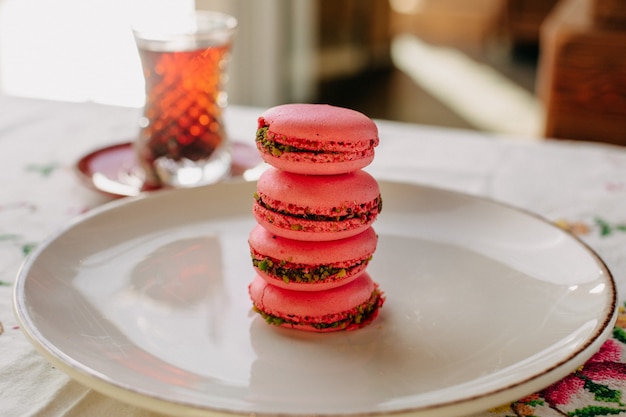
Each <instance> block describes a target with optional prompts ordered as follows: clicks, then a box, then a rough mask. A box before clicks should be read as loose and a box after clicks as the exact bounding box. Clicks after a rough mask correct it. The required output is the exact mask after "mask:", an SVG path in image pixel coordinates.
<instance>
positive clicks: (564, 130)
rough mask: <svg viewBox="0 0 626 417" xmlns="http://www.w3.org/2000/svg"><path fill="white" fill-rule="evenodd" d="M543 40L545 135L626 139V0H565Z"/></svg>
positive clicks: (623, 142) (552, 16)
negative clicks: (625, 0)
mask: <svg viewBox="0 0 626 417" xmlns="http://www.w3.org/2000/svg"><path fill="white" fill-rule="evenodd" d="M540 42H541V43H540V47H541V56H540V62H539V68H538V74H537V80H538V81H537V94H538V96H539V98H540V99H541V101H542V103H543V105H544V106H545V131H544V135H545V136H546V137H548V138H555V139H575V140H586V141H595V142H605V143H613V144H618V145H626V2H624V1H616V0H562V1H561V2H560V3H559V4H558V5H557V6H556V8H555V9H554V10H553V12H552V13H551V14H550V15H549V16H548V18H547V19H546V21H545V22H544V24H543V25H542V28H541V39H540Z"/></svg>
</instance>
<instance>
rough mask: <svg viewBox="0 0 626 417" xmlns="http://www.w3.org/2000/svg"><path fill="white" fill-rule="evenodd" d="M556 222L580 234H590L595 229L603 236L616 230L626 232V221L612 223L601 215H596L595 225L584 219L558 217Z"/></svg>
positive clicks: (564, 228) (562, 227)
mask: <svg viewBox="0 0 626 417" xmlns="http://www.w3.org/2000/svg"><path fill="white" fill-rule="evenodd" d="M554 224H555V225H557V226H558V227H560V228H561V229H563V230H567V231H569V232H571V233H573V234H575V235H578V236H584V235H588V234H590V233H591V231H592V230H594V229H597V231H598V234H599V235H600V236H601V237H607V236H610V235H612V234H614V233H616V232H622V233H626V223H610V222H608V221H607V220H605V219H603V218H601V217H596V218H595V219H594V224H593V225H589V224H587V223H585V222H582V221H569V220H566V219H558V220H556V221H555V222H554Z"/></svg>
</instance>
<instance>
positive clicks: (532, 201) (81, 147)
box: [0, 96, 626, 417]
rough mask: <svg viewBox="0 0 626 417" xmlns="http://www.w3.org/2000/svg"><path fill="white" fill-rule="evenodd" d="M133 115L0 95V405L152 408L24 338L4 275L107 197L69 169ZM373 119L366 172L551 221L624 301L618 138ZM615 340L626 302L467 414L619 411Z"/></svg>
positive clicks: (123, 133)
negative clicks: (560, 137) (525, 381)
mask: <svg viewBox="0 0 626 417" xmlns="http://www.w3.org/2000/svg"><path fill="white" fill-rule="evenodd" d="M258 114H259V109H250V108H241V107H231V108H229V109H228V113H227V125H228V128H229V131H230V133H231V136H232V137H233V138H234V139H235V140H238V141H242V142H247V143H249V144H252V142H253V141H254V132H255V129H256V117H257V115H258ZM138 116H139V111H138V110H137V109H129V108H118V107H110V106H102V105H96V104H76V103H59V102H48V101H43V100H32V99H20V98H12V97H3V96H0V145H1V146H2V152H1V153H0V166H2V168H3V169H2V173H1V174H0V179H1V183H0V185H1V187H0V415H1V416H41V417H44V416H46V417H47V416H64V417H67V416H134V417H137V416H146V417H148V416H156V415H157V414H155V413H152V412H149V411H145V410H142V409H139V408H136V407H134V406H130V405H126V404H123V403H120V402H118V401H117V400H114V399H111V398H108V397H106V396H103V395H101V394H99V393H97V392H95V391H93V390H91V389H89V388H87V387H85V386H82V385H81V384H79V383H77V382H75V381H73V380H71V379H70V378H69V377H68V376H66V375H65V374H63V373H62V372H60V371H58V370H56V369H54V368H53V367H52V366H51V365H50V364H49V363H48V362H46V360H45V359H44V358H43V357H41V356H40V355H39V354H38V353H37V352H36V351H35V349H34V348H33V346H32V345H31V344H30V343H29V342H28V341H27V340H26V338H25V337H24V335H23V334H22V332H21V331H20V329H19V325H18V323H17V321H16V319H15V317H14V315H13V311H12V292H13V283H14V281H15V278H16V274H17V272H18V269H19V267H20V265H21V263H22V262H23V260H24V258H25V257H26V256H27V255H28V253H29V252H30V251H31V250H32V249H33V248H34V247H36V245H37V244H38V243H40V242H41V241H42V240H43V239H45V238H46V237H47V236H49V235H50V234H52V233H53V232H55V231H56V230H58V229H60V228H61V227H63V226H64V225H66V224H67V223H68V222H70V221H72V219H74V218H75V217H76V216H78V215H79V214H81V213H84V212H86V211H88V210H90V209H92V208H94V207H97V206H100V205H102V204H104V203H106V202H108V201H110V200H111V198H110V197H106V196H104V195H101V194H100V193H98V192H95V191H93V190H91V189H88V188H87V187H85V186H84V184H82V183H81V182H80V181H78V179H77V176H76V175H75V172H74V164H75V162H76V161H77V160H78V159H79V158H80V157H81V156H83V155H84V154H85V153H87V152H89V151H92V150H94V149H97V148H99V147H102V146H106V145H110V144H114V143H120V142H122V141H127V140H130V139H131V138H132V137H133V136H134V135H135V132H136V126H137V123H136V122H137V118H138ZM378 124H379V129H380V136H381V145H380V146H379V148H378V149H377V156H376V160H375V162H374V163H373V164H372V166H371V167H370V169H369V170H370V172H371V173H372V174H374V175H375V176H376V177H377V178H380V179H389V180H402V181H412V182H417V183H422V184H429V185H434V186H438V187H442V188H447V189H452V190H456V191H462V192H466V193H471V194H475V195H482V196H487V197H490V198H493V199H495V200H497V201H502V202H505V203H508V204H512V205H514V206H517V207H521V208H524V209H528V210H530V211H532V212H535V213H537V214H539V215H541V216H543V217H545V218H547V219H548V220H550V221H553V222H554V223H556V224H557V225H558V226H560V227H562V228H565V229H568V230H570V231H571V232H572V233H574V234H576V235H577V236H579V237H580V238H581V239H582V240H583V241H584V242H585V243H587V244H588V245H589V246H590V247H591V248H593V249H594V250H595V251H596V252H597V253H598V254H599V255H600V256H601V257H602V259H603V260H604V261H605V262H606V264H607V265H608V267H609V269H610V270H611V271H612V273H613V275H614V278H615V280H616V282H617V285H618V291H619V296H620V297H621V298H620V299H621V300H622V303H621V305H624V301H626V298H623V297H624V294H626V291H625V289H626V149H623V148H617V147H612V146H608V145H594V144H588V143H580V142H564V141H540V140H534V139H531V138H505V137H495V136H489V135H484V134H480V133H476V132H468V131H456V130H448V129H439V128H429V127H425V126H412V125H405V124H400V123H393V122H385V121H379V122H378ZM450 308H454V306H451V307H450ZM496 313H497V314H507V312H506V311H501V312H496ZM527 337H528V338H532V337H533V335H532V334H528V335H527ZM625 348H626V312H622V311H620V316H619V318H618V322H617V325H616V327H615V329H614V331H613V336H612V338H610V339H609V340H607V341H606V342H605V343H604V345H603V346H602V348H601V349H600V350H599V351H598V352H597V353H596V354H595V355H594V356H593V357H592V358H591V359H590V360H589V361H588V362H587V363H586V364H585V365H584V366H581V367H580V368H579V369H577V370H575V371H574V372H573V373H572V374H570V375H569V376H567V377H566V378H564V379H563V380H561V381H559V382H557V383H555V384H553V385H551V386H549V387H546V388H545V389H543V390H542V391H540V392H537V393H534V394H532V395H529V396H527V397H525V398H521V399H519V400H518V401H516V402H513V403H511V404H503V405H502V406H500V407H496V408H494V409H492V410H485V411H484V412H483V413H480V414H479V415H481V416H491V417H498V416H546V417H547V416H580V417H591V416H608V415H626V398H623V395H624V394H623V393H624V390H626V352H625Z"/></svg>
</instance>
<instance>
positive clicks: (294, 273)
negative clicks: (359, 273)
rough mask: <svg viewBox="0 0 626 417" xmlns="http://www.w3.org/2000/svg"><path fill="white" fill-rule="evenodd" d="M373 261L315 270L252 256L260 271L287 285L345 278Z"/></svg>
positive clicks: (360, 261)
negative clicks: (355, 269) (345, 266)
mask: <svg viewBox="0 0 626 417" xmlns="http://www.w3.org/2000/svg"><path fill="white" fill-rule="evenodd" d="M371 259H372V257H371V256H370V257H369V258H368V259H363V260H359V261H357V262H356V263H354V264H353V265H351V266H349V267H347V268H336V267H333V266H331V265H320V266H318V267H315V268H309V267H299V266H298V265H297V264H292V263H289V262H287V261H284V260H282V261H279V260H277V259H272V258H270V257H258V258H257V257H255V255H254V254H252V265H254V266H255V267H256V268H258V269H259V270H260V271H263V272H266V273H267V274H269V275H272V276H275V277H279V278H280V279H282V280H283V282H285V283H286V284H289V283H291V282H297V283H315V282H321V281H325V280H328V279H329V278H331V279H340V278H343V277H345V276H346V275H348V273H350V272H351V271H352V270H353V269H354V268H358V267H360V266H361V265H367V264H368V263H369V261H370V260H371Z"/></svg>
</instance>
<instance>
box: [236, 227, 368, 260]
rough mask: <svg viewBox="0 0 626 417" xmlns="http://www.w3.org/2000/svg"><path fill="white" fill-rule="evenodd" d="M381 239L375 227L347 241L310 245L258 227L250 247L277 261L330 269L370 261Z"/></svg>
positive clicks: (253, 233) (312, 243)
mask: <svg viewBox="0 0 626 417" xmlns="http://www.w3.org/2000/svg"><path fill="white" fill-rule="evenodd" d="M377 241H378V237H377V235H376V232H375V231H374V229H373V228H372V227H368V228H367V229H365V231H363V232H361V233H359V234H358V235H356V236H353V237H350V238H348V239H340V240H334V241H330V242H310V241H309V242H307V241H301V240H293V239H285V238H282V237H280V236H276V235H274V234H272V233H271V232H269V231H268V230H267V229H265V228H264V227H262V226H260V225H257V226H255V227H254V229H252V231H251V232H250V235H249V238H248V243H249V244H250V247H251V248H252V249H254V250H255V251H257V252H259V253H261V254H263V255H265V256H269V257H272V258H275V259H280V260H285V261H289V262H293V263H301V264H307V265H328V264H333V263H337V262H343V261H345V260H350V259H367V258H369V257H370V256H372V254H373V253H374V251H375V250H376V245H377Z"/></svg>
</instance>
